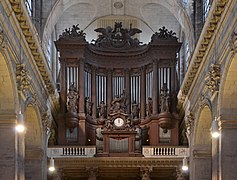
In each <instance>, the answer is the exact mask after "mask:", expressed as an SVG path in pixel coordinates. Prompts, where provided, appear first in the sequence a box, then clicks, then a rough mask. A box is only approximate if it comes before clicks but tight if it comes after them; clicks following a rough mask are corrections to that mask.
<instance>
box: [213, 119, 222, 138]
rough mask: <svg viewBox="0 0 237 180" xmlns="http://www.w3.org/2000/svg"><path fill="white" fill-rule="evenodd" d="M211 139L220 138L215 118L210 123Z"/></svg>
mask: <svg viewBox="0 0 237 180" xmlns="http://www.w3.org/2000/svg"><path fill="white" fill-rule="evenodd" d="M211 135H212V137H214V138H218V137H219V136H220V132H219V127H218V121H217V119H216V118H215V120H214V121H212V132H211Z"/></svg>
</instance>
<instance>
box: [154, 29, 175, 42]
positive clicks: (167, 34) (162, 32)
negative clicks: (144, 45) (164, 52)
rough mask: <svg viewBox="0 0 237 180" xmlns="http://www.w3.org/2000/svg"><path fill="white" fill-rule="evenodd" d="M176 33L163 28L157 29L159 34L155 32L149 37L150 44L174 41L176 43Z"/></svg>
mask: <svg viewBox="0 0 237 180" xmlns="http://www.w3.org/2000/svg"><path fill="white" fill-rule="evenodd" d="M177 39H178V38H177V37H176V33H175V32H174V31H172V30H171V31H168V29H166V28H165V26H163V27H162V28H160V29H159V32H155V34H153V35H152V37H151V42H157V41H159V40H174V41H177Z"/></svg>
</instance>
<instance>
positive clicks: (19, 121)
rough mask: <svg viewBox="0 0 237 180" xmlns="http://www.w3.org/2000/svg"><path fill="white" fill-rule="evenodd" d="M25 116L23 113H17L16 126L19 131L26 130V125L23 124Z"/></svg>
mask: <svg viewBox="0 0 237 180" xmlns="http://www.w3.org/2000/svg"><path fill="white" fill-rule="evenodd" d="M23 121H24V116H23V114H21V113H19V114H18V115H17V125H16V126H15V129H16V131H17V132H19V133H22V132H24V131H25V126H24V125H23Z"/></svg>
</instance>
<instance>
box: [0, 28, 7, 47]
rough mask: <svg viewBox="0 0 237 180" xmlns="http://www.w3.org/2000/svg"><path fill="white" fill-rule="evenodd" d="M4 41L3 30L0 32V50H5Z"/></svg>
mask: <svg viewBox="0 0 237 180" xmlns="http://www.w3.org/2000/svg"><path fill="white" fill-rule="evenodd" d="M5 45H6V39H5V34H4V32H3V30H0V49H2V48H5Z"/></svg>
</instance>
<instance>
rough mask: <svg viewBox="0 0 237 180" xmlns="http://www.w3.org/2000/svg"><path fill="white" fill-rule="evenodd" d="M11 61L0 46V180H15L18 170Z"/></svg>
mask: <svg viewBox="0 0 237 180" xmlns="http://www.w3.org/2000/svg"><path fill="white" fill-rule="evenodd" d="M0 33H1V32H0ZM11 59H13V58H10V57H9V56H8V52H7V51H6V50H5V48H4V47H2V46H0V122H1V123H0V147H1V151H0V162H1V164H2V165H3V166H4V168H1V169H0V179H15V173H14V172H16V170H17V171H18V170H19V168H18V167H17V165H16V156H17V155H16V138H17V137H16V133H14V127H15V123H16V108H17V106H18V105H19V104H18V100H17V88H16V83H15V79H14V77H15V74H14V70H13V67H12V63H11V61H10V60H11ZM2 122H3V123H2ZM17 168H18V169H17ZM18 172H19V171H18Z"/></svg>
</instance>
